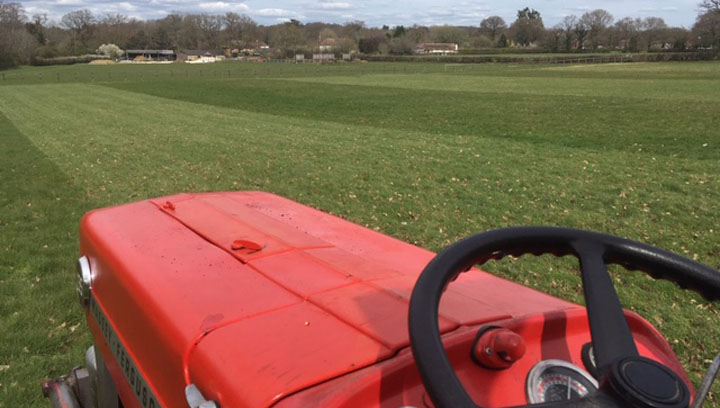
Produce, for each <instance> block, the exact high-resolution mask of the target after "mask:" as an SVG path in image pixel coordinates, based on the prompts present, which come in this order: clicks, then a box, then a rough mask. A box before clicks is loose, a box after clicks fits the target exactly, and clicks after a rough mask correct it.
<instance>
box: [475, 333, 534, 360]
mask: <svg viewBox="0 0 720 408" xmlns="http://www.w3.org/2000/svg"><path fill="white" fill-rule="evenodd" d="M524 355H525V339H523V338H522V336H520V335H519V334H517V333H515V332H513V331H511V330H508V329H503V328H493V329H490V330H487V331H486V332H485V333H483V334H482V335H481V336H480V338H479V339H478V341H477V342H476V343H475V347H474V348H473V356H474V357H475V361H477V362H478V363H480V365H482V366H484V367H487V368H495V369H499V368H508V367H510V366H511V365H513V363H514V362H516V361H518V360H520V359H521V358H522V356H524Z"/></svg>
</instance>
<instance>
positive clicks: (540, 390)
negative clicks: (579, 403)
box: [527, 360, 598, 404]
mask: <svg viewBox="0 0 720 408" xmlns="http://www.w3.org/2000/svg"><path fill="white" fill-rule="evenodd" d="M597 388H598V383H597V381H595V379H594V378H593V377H592V376H590V374H588V373H587V372H586V371H584V370H583V369H581V368H580V367H578V366H576V365H574V364H571V363H568V362H567V361H562V360H544V361H541V362H539V363H537V364H536V365H535V367H533V368H532V370H530V373H529V374H528V377H527V398H528V402H529V403H531V404H537V403H541V402H555V401H565V400H569V399H576V398H582V397H584V396H586V395H588V394H589V393H591V392H593V391H595V390H597Z"/></svg>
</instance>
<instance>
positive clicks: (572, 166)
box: [0, 62, 720, 407]
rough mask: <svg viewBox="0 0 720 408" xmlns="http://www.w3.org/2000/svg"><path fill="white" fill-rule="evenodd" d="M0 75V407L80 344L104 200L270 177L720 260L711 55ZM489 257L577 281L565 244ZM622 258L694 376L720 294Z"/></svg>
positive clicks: (532, 280) (413, 219)
mask: <svg viewBox="0 0 720 408" xmlns="http://www.w3.org/2000/svg"><path fill="white" fill-rule="evenodd" d="M0 74H2V76H0V152H1V153H2V154H0V333H2V334H0V407H17V406H43V404H44V401H43V400H42V395H41V392H40V385H39V384H40V382H41V381H42V379H44V378H47V377H53V376H58V375H60V374H62V373H64V372H65V371H67V369H69V368H70V367H71V366H73V365H75V364H79V363H81V361H82V357H83V353H84V350H85V349H86V348H87V346H88V345H89V344H90V336H89V335H88V334H87V331H86V328H85V326H84V323H83V321H84V317H83V315H82V313H81V310H80V307H79V306H78V305H77V301H76V299H75V288H74V285H75V281H74V279H75V278H74V276H75V271H74V264H75V259H76V258H77V229H78V220H79V218H80V216H81V215H82V214H83V213H84V212H85V211H88V210H90V209H92V208H96V207H100V206H108V205H113V204H118V203H123V202H128V201H135V200H141V199H145V198H150V197H156V196H160V195H165V194H172V193H177V192H183V191H215V190H265V191H270V192H274V193H277V194H280V195H283V196H287V197H289V198H291V199H294V200H297V201H300V202H302V203H304V204H308V205H311V206H313V207H316V208H319V209H322V210H324V211H328V212H331V213H333V214H337V215H340V216H342V217H344V218H347V219H350V220H352V221H354V222H357V223H359V224H362V225H366V226H368V227H370V228H373V229H376V230H379V231H382V232H384V233H386V234H389V235H392V236H395V237H398V238H400V239H402V240H406V241H409V242H412V243H415V244H417V245H420V246H422V247H426V248H430V249H433V250H439V249H440V248H442V247H443V246H445V245H447V244H449V243H450V242H453V241H455V240H456V239H458V238H460V237H462V236H465V235H468V234H470V233H473V232H478V231H483V230H486V229H490V228H496V227H501V226H510V225H521V224H535V225H538V224H542V225H563V226H571V227H579V228H587V229H593V230H598V231H604V232H608V233H612V234H617V235H622V236H626V237H629V238H632V239H636V240H641V241H645V242H648V243H650V244H654V245H657V246H660V247H664V248H667V249H670V250H673V251H676V252H679V253H682V254H685V255H686V256H688V257H691V258H696V259H698V260H699V261H701V262H704V263H706V264H709V265H711V266H714V267H716V268H717V267H718V266H720V246H719V245H718V242H719V240H718V233H719V229H720V223H718V220H719V219H720V216H719V215H718V214H720V159H719V158H720V130H719V129H720V109H719V108H718V106H720V63H717V62H697V63H647V64H605V65H568V66H549V65H526V64H523V65H509V64H504V65H495V64H484V65H468V66H460V67H456V66H445V65H443V64H380V63H378V64H375V63H368V64H360V63H358V64H345V65H341V64H338V65H329V66H314V65H293V64H277V65H275V64H238V63H224V64H216V65H213V66H190V67H188V66H182V65H171V66H70V67H43V68H22V69H19V70H14V71H4V72H2V73H0ZM487 269H488V270H490V271H493V272H496V273H499V274H502V275H503V276H506V277H509V278H511V279H514V280H516V281H519V282H522V283H524V284H526V285H530V286H536V287H538V288H540V289H542V290H545V291H548V292H550V293H553V294H556V295H559V296H563V297H565V298H568V299H572V300H574V301H581V299H580V298H581V297H582V294H581V291H580V286H579V285H580V279H579V276H578V275H577V271H576V266H575V264H574V263H573V262H570V260H557V259H555V258H552V257H549V258H548V257H541V258H528V259H526V258H521V259H513V260H507V261H504V262H500V263H497V264H489V265H488V266H487ZM613 276H614V277H615V280H616V285H617V287H618V291H619V292H620V297H621V301H622V302H623V304H624V305H625V307H627V308H630V309H633V310H636V311H638V312H639V313H640V314H642V315H643V316H645V317H646V318H647V319H648V320H649V321H650V322H651V323H653V324H654V325H655V326H656V327H658V329H659V330H661V331H662V332H663V333H664V334H665V336H666V337H667V338H668V340H669V341H670V343H671V345H672V346H673V347H674V349H675V351H676V352H677V354H678V356H679V358H680V360H681V361H682V362H684V363H685V365H686V368H687V370H688V372H689V374H690V376H691V379H692V380H693V381H694V382H695V383H696V384H699V381H700V379H701V376H702V374H703V373H704V370H705V369H707V366H708V365H709V360H710V359H712V358H713V357H714V355H715V354H716V353H717V352H719V351H720V315H719V314H718V309H719V307H718V306H720V305H719V304H718V303H717V302H716V303H708V302H707V301H705V300H703V299H702V298H700V297H699V296H698V295H696V294H694V293H692V292H688V291H683V290H680V289H678V288H677V287H675V286H674V285H673V284H671V283H669V282H665V281H655V280H653V279H651V278H648V277H646V276H645V275H643V274H641V273H637V272H625V271H623V270H618V269H614V270H613ZM714 391H715V394H716V395H715V398H714V399H713V400H712V403H711V404H710V405H712V406H716V407H717V406H720V398H718V396H717V394H718V393H719V392H720V387H718V386H716V387H715V388H714Z"/></svg>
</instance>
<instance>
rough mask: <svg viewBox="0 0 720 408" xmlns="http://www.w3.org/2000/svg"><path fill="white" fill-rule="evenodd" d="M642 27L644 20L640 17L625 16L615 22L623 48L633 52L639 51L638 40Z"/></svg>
mask: <svg viewBox="0 0 720 408" xmlns="http://www.w3.org/2000/svg"><path fill="white" fill-rule="evenodd" d="M641 28H642V21H641V20H640V19H634V18H632V17H625V18H623V19H620V20H618V21H617V23H615V32H616V35H617V38H618V39H619V40H618V41H619V43H620V45H621V48H623V49H625V50H628V51H631V52H637V51H638V49H639V45H638V40H639V36H640V30H641Z"/></svg>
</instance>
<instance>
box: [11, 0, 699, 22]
mask: <svg viewBox="0 0 720 408" xmlns="http://www.w3.org/2000/svg"><path fill="white" fill-rule="evenodd" d="M0 1H3V0H0ZM4 1H8V0H4ZM9 1H18V0H9ZM699 1H700V0H605V1H599V0H593V1H577V2H569V1H561V0H536V1H535V2H529V1H527V0H504V1H501V2H500V1H495V2H491V1H488V2H486V1H467V0H444V1H438V0H435V1H430V0H394V1H387V0H119V1H118V0H99V1H98V0H54V1H53V0H28V1H19V2H20V3H21V4H22V6H23V7H24V8H25V11H26V13H27V14H28V16H32V15H33V14H42V13H44V14H47V15H48V17H49V18H50V19H51V20H53V21H55V22H58V21H59V20H60V18H61V17H62V15H63V14H65V13H67V12H70V11H73V10H77V9H83V8H87V9H89V10H90V11H92V12H93V14H95V15H98V16H102V15H104V14H107V13H120V14H123V15H126V16H129V17H135V18H138V19H142V20H148V19H157V18H162V17H165V16H166V15H167V14H169V13H173V12H180V13H210V14H224V13H226V12H229V11H232V12H235V13H238V14H246V15H248V16H250V17H251V18H252V19H253V20H255V21H256V22H258V23H259V24H263V25H272V24H277V23H280V22H284V21H288V20H289V19H297V20H300V21H301V22H303V23H309V22H314V21H322V22H326V23H339V24H342V23H345V22H348V21H353V20H360V21H364V22H365V24H366V25H367V26H368V27H380V26H382V25H388V26H390V27H392V26H396V25H405V26H411V25H413V24H419V25H443V24H449V25H469V26H478V25H479V24H480V21H482V19H484V18H486V17H488V16H492V15H499V16H501V17H503V18H504V19H505V21H506V22H507V23H508V24H510V23H512V21H514V20H515V15H516V13H517V10H519V9H522V8H524V7H531V8H534V9H536V10H538V11H539V12H540V14H541V16H542V18H543V21H544V22H545V26H546V27H552V26H553V25H555V24H557V23H559V22H560V21H561V20H562V19H563V17H565V16H567V15H570V14H575V15H577V16H580V15H582V14H583V13H585V12H586V11H590V10H594V9H597V8H602V9H605V10H607V11H609V12H610V13H611V14H612V15H613V16H614V17H615V20H616V21H617V20H619V19H621V18H623V17H642V18H644V17H649V16H653V17H661V18H663V19H665V22H666V23H667V24H668V25H671V26H677V27H686V28H690V27H692V25H693V23H694V22H695V17H696V16H697V14H698V12H699V9H698V6H697V4H698V3H699Z"/></svg>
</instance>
